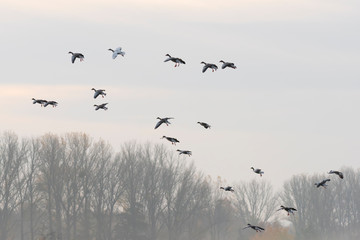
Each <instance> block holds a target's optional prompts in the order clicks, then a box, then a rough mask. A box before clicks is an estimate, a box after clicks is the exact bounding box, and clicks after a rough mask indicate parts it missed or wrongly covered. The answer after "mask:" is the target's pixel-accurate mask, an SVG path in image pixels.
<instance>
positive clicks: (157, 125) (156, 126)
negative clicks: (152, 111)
mask: <svg viewBox="0 0 360 240" xmlns="http://www.w3.org/2000/svg"><path fill="white" fill-rule="evenodd" d="M163 122H164V121H162V120H160V121H159V122H158V123H157V124H156V125H155V129H157V128H158V127H160V125H161V124H163Z"/></svg>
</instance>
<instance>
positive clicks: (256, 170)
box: [250, 167, 264, 177]
mask: <svg viewBox="0 0 360 240" xmlns="http://www.w3.org/2000/svg"><path fill="white" fill-rule="evenodd" d="M250 169H252V170H253V171H254V173H257V174H260V177H262V175H263V174H264V172H263V171H261V169H260V168H257V169H255V168H253V167H251V168H250Z"/></svg>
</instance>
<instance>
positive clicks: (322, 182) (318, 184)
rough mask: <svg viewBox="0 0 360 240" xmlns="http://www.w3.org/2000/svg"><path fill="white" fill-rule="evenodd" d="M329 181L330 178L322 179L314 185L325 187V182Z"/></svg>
mask: <svg viewBox="0 0 360 240" xmlns="http://www.w3.org/2000/svg"><path fill="white" fill-rule="evenodd" d="M329 181H330V179H324V180H322V181H321V182H319V183H315V186H316V187H317V188H319V187H323V188H326V187H327V185H326V182H329Z"/></svg>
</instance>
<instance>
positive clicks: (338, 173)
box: [328, 170, 344, 179]
mask: <svg viewBox="0 0 360 240" xmlns="http://www.w3.org/2000/svg"><path fill="white" fill-rule="evenodd" d="M328 173H329V174H336V175H338V176H339V178H341V179H343V178H344V174H343V173H342V172H339V171H333V170H330V172H328Z"/></svg>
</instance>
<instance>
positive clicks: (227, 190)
mask: <svg viewBox="0 0 360 240" xmlns="http://www.w3.org/2000/svg"><path fill="white" fill-rule="evenodd" d="M220 189H222V190H224V191H225V192H234V189H233V188H232V187H230V186H227V187H220Z"/></svg>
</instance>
